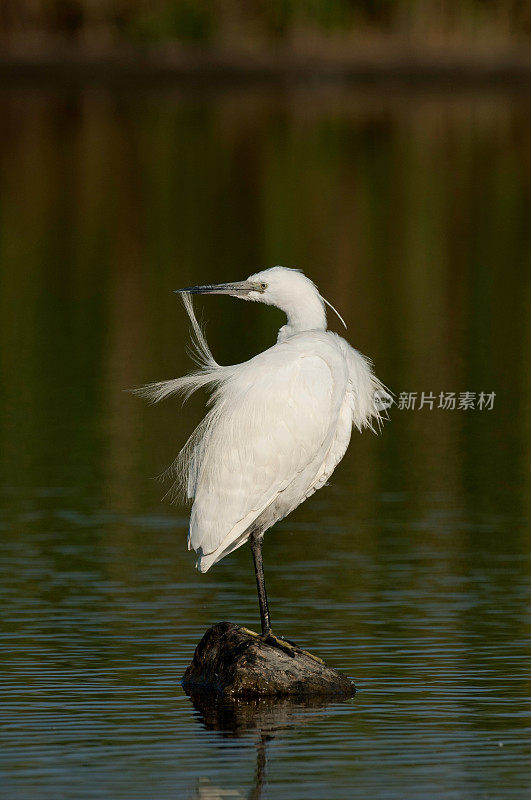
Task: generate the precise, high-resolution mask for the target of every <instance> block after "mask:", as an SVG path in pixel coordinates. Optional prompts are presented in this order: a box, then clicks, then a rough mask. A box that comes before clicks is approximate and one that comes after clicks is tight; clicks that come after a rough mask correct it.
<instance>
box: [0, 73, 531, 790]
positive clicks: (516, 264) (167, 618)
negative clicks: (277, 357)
mask: <svg viewBox="0 0 531 800" xmlns="http://www.w3.org/2000/svg"><path fill="white" fill-rule="evenodd" d="M0 112H1V118H2V120H3V124H2V128H1V131H0V158H1V162H0V281H1V284H0V287H1V294H0V347H1V355H0V359H1V360H0V369H1V375H2V379H1V384H0V412H1V423H2V428H1V431H0V447H1V450H0V492H1V498H2V502H1V515H0V548H1V550H0V606H1V609H2V613H1V624H2V637H1V645H0V646H1V652H2V669H1V671H0V686H1V689H2V703H1V712H0V718H1V728H0V737H1V745H0V773H1V776H2V779H1V782H0V795H1V796H2V797H6V798H9V799H10V800H11V798H24V799H25V798H28V799H30V798H31V800H34V799H37V800H40V798H43V800H44V799H45V798H57V797H61V798H66V799H67V800H70V799H71V800H80V798H97V797H101V798H127V799H128V800H129V799H131V798H145V799H146V800H147V799H148V798H153V797H157V798H160V799H161V800H164V799H165V798H181V797H185V798H187V797H190V798H192V797H201V798H214V797H254V798H257V797H260V796H262V797H264V798H266V797H267V798H275V800H276V799H277V798H286V799H287V798H290V800H291V799H292V798H299V797H300V798H305V800H310V798H316V799H317V798H319V800H321V799H324V798H326V799H327V800H335V799H336V798H337V800H343V798H346V797H348V798H351V797H352V798H354V797H356V798H360V799H361V798H366V797H374V798H385V799H387V798H404V797H407V798H409V799H410V800H411V799H412V798H413V799H417V798H418V799H419V800H421V798H422V799H424V798H428V797H429V798H441V799H442V798H444V799H445V800H447V799H448V800H454V798H459V799H460V798H463V800H464V799H465V798H466V800H470V798H478V799H479V798H481V800H484V798H493V799H494V798H496V800H499V799H500V798H522V797H524V796H526V793H527V792H528V791H529V788H530V782H531V770H530V768H529V763H530V762H531V758H530V756H531V748H530V745H529V734H530V727H531V726H530V712H531V708H530V705H531V704H530V694H531V692H530V686H531V681H530V678H531V676H530V669H529V663H530V657H531V641H530V625H529V613H528V607H529V579H530V555H531V544H530V536H529V530H530V528H529V497H530V492H529V489H530V478H531V469H530V466H531V464H530V459H529V435H530V431H531V425H530V417H529V408H530V405H529V368H528V364H529V358H530V355H531V348H530V344H531V338H530V333H531V330H530V327H529V318H530V314H529V311H530V307H529V303H530V291H529V225H528V222H529V197H530V173H529V164H530V161H529V156H530V150H529V137H528V123H529V106H528V105H526V103H525V102H524V100H523V99H522V98H518V97H516V98H513V97H511V96H505V95H503V94H501V95H495V96H490V95H477V96H476V95H468V94H466V95H465V94H463V95H459V94H457V95H456V94H453V95H452V96H447V95H430V94H426V95H424V94H415V95H411V96H409V95H396V94H394V95H376V94H374V93H373V94H370V95H369V94H357V93H354V92H352V91H347V90H346V89H337V88H333V87H329V88H325V89H323V88H322V89H319V90H317V89H312V88H309V87H308V88H300V87H299V88H292V89H288V90H285V91H280V90H274V91H273V90H267V89H263V90H256V91H250V90H246V91H243V90H239V91H229V90H226V91H223V92H207V91H202V90H201V89H200V88H198V87H195V88H194V89H193V90H186V89H179V90H177V89H176V90H174V91H166V92H163V93H162V92H159V93H156V92H153V93H149V92H144V93H139V92H138V91H135V90H133V89H131V90H125V89H124V90H122V91H120V92H111V91H109V92H107V91H104V90H102V89H98V90H96V89H91V88H87V89H85V90H79V91H76V92H71V91H66V90H65V91H63V90H59V89H58V90H57V91H55V92H52V91H50V90H48V91H40V90H37V89H31V88H25V89H21V88H18V89H11V90H10V89H9V88H7V89H5V88H4V90H3V91H2V94H1V95H0ZM276 263H283V264H285V265H286V266H299V267H302V268H304V269H305V271H306V272H307V273H308V274H309V275H310V276H311V277H312V278H314V279H315V280H316V281H317V283H318V284H319V287H320V288H321V290H322V292H323V293H324V294H325V295H326V296H327V297H328V299H330V301H331V302H333V303H334V304H335V305H337V307H338V308H339V310H340V311H341V313H342V314H343V315H344V316H345V317H346V319H347V321H348V324H349V331H348V334H347V335H348V338H349V340H350V341H351V343H352V344H354V345H355V346H356V347H358V348H359V349H360V350H362V351H363V352H365V353H367V354H368V355H370V356H371V357H372V358H373V359H374V361H375V364H376V368H377V372H378V374H379V376H380V377H381V378H382V379H383V380H384V381H385V383H386V384H388V385H389V386H390V387H391V388H392V389H394V391H395V392H397V394H398V393H400V392H417V393H419V396H420V393H421V392H423V391H424V392H426V393H427V392H433V393H434V395H435V396H436V397H438V395H439V393H440V392H457V393H459V392H464V391H471V392H476V393H479V392H482V391H483V392H489V393H490V392H495V393H496V397H495V402H494V407H493V409H492V410H491V411H487V410H485V409H484V410H481V411H480V410H468V411H464V410H457V409H456V410H453V411H444V410H442V409H438V408H436V407H435V408H434V409H433V410H429V408H424V409H422V410H420V411H419V410H415V411H412V410H409V411H408V410H399V409H394V410H393V411H392V412H391V421H390V423H389V424H388V425H387V426H386V428H385V429H384V431H383V432H382V435H381V436H379V437H376V436H373V435H372V434H370V433H365V434H364V435H363V436H359V435H357V434H355V435H354V437H353V441H352V444H351V447H350V450H349V452H348V454H347V456H346V457H345V459H344V461H343V463H342V464H341V466H340V467H339V468H338V469H337V471H336V473H335V474H334V476H333V480H332V482H331V485H330V486H329V487H327V488H326V489H323V490H322V491H320V492H318V493H317V494H316V495H314V496H313V497H312V498H311V499H310V500H308V501H307V502H306V503H305V504H304V505H303V506H301V507H300V508H299V509H298V510H297V511H296V512H294V513H293V514H292V515H291V516H290V517H289V518H288V519H286V520H284V521H283V522H282V523H281V524H279V525H278V526H276V527H275V528H274V529H273V530H272V531H270V532H269V533H268V534H267V537H266V543H265V547H264V557H265V564H266V576H267V580H268V588H269V592H270V596H271V611H272V618H273V623H274V627H275V630H276V631H278V632H279V633H283V634H284V635H286V636H288V637H289V638H291V639H294V640H295V641H297V642H298V643H299V644H300V645H302V646H304V647H307V648H309V649H311V650H313V651H315V652H316V653H318V654H319V655H321V656H322V657H324V658H325V659H326V660H328V661H329V662H330V663H331V664H332V665H334V666H336V667H339V668H341V669H343V670H345V671H346V672H347V673H348V674H349V675H350V676H351V677H353V678H354V680H355V681H356V683H357V686H358V693H357V695H356V697H355V698H354V700H352V701H350V702H345V703H329V704H327V705H324V706H323V705H321V706H319V705H317V706H311V705H310V706H305V705H289V704H285V703H281V704H276V705H275V704H273V705H271V704H268V703H257V704H250V705H249V704H240V705H238V706H237V707H224V706H222V707H215V706H212V705H208V706H206V707H201V706H200V705H197V706H194V705H193V704H192V702H191V701H190V699H189V698H188V697H186V695H185V694H184V693H183V691H182V689H181V688H180V685H179V680H180V677H181V675H182V673H183V671H184V668H185V667H186V665H187V663H188V662H189V661H190V659H191V656H192V653H193V649H194V647H195V645H196V644H197V642H198V640H199V638H200V637H201V635H202V633H203V632H204V630H205V629H206V628H207V627H208V626H209V625H211V624H212V623H214V622H216V621H219V620H222V619H230V620H232V621H235V622H240V623H243V624H246V625H249V626H254V627H256V626H257V625H258V608H257V601H256V596H255V587H254V576H253V572H252V567H251V557H250V553H249V552H248V549H247V548H242V549H240V550H238V551H237V552H235V553H234V554H233V555H231V556H230V557H228V558H226V559H225V560H224V561H223V562H222V563H221V564H220V565H219V566H217V567H216V568H215V569H213V570H212V571H210V572H209V573H207V574H206V575H199V574H198V573H197V572H196V571H195V570H194V568H193V557H192V555H191V554H189V553H188V552H187V550H186V546H185V538H186V524H187V515H186V514H187V512H186V509H185V508H181V507H174V506H171V505H169V503H168V502H167V501H164V500H161V498H162V496H163V494H164V487H163V486H161V484H160V483H158V482H157V481H156V480H154V479H153V478H154V476H156V475H157V474H159V473H160V472H161V471H162V470H163V469H164V468H165V466H167V464H168V463H169V462H170V461H171V460H172V459H173V457H174V456H175V454H176V453H177V451H178V449H179V448H180V446H181V445H182V443H183V442H184V440H185V439H186V437H187V435H188V433H189V432H190V431H191V430H192V428H193V426H194V425H195V424H196V423H197V422H198V421H199V420H200V419H201V415H202V413H203V406H204V397H198V398H196V399H195V398H194V399H193V400H192V401H191V402H190V403H189V404H188V405H187V406H185V407H184V408H182V407H181V405H180V403H179V402H178V401H168V402H167V403H165V404H163V405H160V406H157V407H154V408H150V407H146V406H145V405H144V404H143V403H142V402H141V401H140V400H138V399H137V398H134V397H132V396H130V395H128V394H127V393H125V392H124V389H126V388H128V387H131V386H135V385H138V384H140V383H142V382H147V381H150V380H157V379H162V378H166V377H173V376H176V375H179V374H182V373H183V372H184V371H185V370H186V369H188V368H189V364H190V362H189V360H188V359H187V356H186V352H185V346H186V339H187V336H188V326H187V322H186V319H185V316H184V312H183V310H182V308H181V307H180V305H179V303H178V301H177V300H176V298H175V295H173V294H172V289H174V288H177V287H178V286H183V285H189V284H190V283H197V282H208V281H211V280H216V281H219V280H231V279H239V278H243V277H245V276H246V275H247V274H249V273H251V272H253V271H255V270H256V269H257V268H258V267H265V266H271V265H273V264H276ZM198 308H199V312H200V314H201V315H202V316H203V317H204V318H205V319H206V320H208V326H207V335H208V338H209V340H210V342H211V344H212V347H213V350H214V353H215V355H216V357H217V358H218V360H220V361H221V363H229V362H231V361H235V360H241V359H243V358H246V357H248V356H249V355H251V354H252V353H255V352H257V351H258V350H259V349H262V348H264V347H267V346H268V345H270V344H271V343H272V342H273V341H274V340H275V336H276V330H277V329H278V327H279V325H280V324H282V316H281V315H280V314H279V313H278V312H276V311H274V310H272V309H269V308H262V307H257V306H254V305H250V304H249V305H247V304H243V303H238V302H237V301H236V300H233V299H231V298H203V299H202V300H201V301H200V302H198ZM331 324H332V325H333V327H334V328H335V329H338V328H337V327H336V322H335V321H332V320H331ZM435 405H437V403H435Z"/></svg>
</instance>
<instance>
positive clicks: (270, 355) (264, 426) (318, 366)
mask: <svg viewBox="0 0 531 800" xmlns="http://www.w3.org/2000/svg"><path fill="white" fill-rule="evenodd" d="M177 291H178V292H180V293H181V294H182V296H183V300H184V304H185V306H186V310H187V312H188V314H189V316H190V319H191V322H192V327H193V332H194V337H195V339H194V345H195V358H196V361H197V363H198V369H197V371H195V372H192V373H191V374H189V375H185V376H184V377H182V378H176V379H174V380H168V381H162V382H158V383H151V384H148V385H147V386H144V387H142V388H140V389H137V390H135V391H136V393H137V394H140V395H142V396H144V397H147V398H148V399H149V400H151V401H152V402H158V401H159V400H162V399H163V398H165V397H168V396H169V395H172V394H174V393H177V392H180V393H183V394H184V395H185V396H186V397H188V396H189V395H190V394H192V392H194V391H195V390H196V389H198V388H199V387H201V386H207V387H209V388H210V389H211V390H212V396H211V398H210V405H211V408H210V410H209V411H208V413H207V415H206V416H205V418H204V419H203V421H202V422H201V424H200V425H199V426H198V427H197V429H196V430H195V431H194V433H193V434H192V435H191V437H190V438H189V440H188V441H187V443H186V444H185V446H184V447H183V449H182V451H181V453H180V454H179V456H178V457H177V459H176V461H175V462H174V464H173V465H172V467H171V468H170V472H171V473H172V474H173V476H174V477H175V478H176V482H175V488H176V489H181V490H182V491H183V493H184V495H185V496H186V498H188V499H189V500H192V501H193V506H192V510H191V515H190V529H189V534H188V548H189V549H192V548H193V549H194V550H195V551H196V553H197V564H196V566H197V567H198V569H199V570H200V571H201V572H206V571H207V570H208V569H210V567H211V566H212V565H213V564H215V563H216V562H217V561H219V560H220V559H222V558H223V557H224V556H226V555H228V554H229V553H232V551H233V550H235V549H236V548H238V547H241V545H243V544H244V543H245V542H247V541H249V542H250V545H251V550H252V554H253V560H254V568H255V574H256V583H257V589H258V600H259V604H260V619H261V625H262V636H263V637H265V638H267V637H268V636H270V634H271V623H270V616H269V609H268V602H267V594H266V587H265V581H264V570H263V563H262V542H263V538H264V534H265V532H266V531H267V530H268V529H269V528H270V527H271V526H272V525H274V524H275V522H278V520H281V519H283V518H284V517H285V516H286V515H287V514H289V513H290V511H293V509H294V508H296V507H297V506H298V505H299V504H300V503H302V502H303V500H306V498H307V497H310V495H312V494H313V493H314V492H315V491H316V490H317V489H319V488H320V487H321V486H323V485H324V484H325V483H326V481H327V480H328V478H329V477H330V475H331V474H332V472H333V470H334V469H335V467H336V465H337V464H338V463H339V461H340V460H341V459H342V458H343V455H344V454H345V451H346V449H347V446H348V443H349V441H350V437H351V432H352V427H353V426H355V427H356V428H357V429H358V430H359V431H360V432H361V431H362V429H363V428H365V427H368V428H372V429H373V430H374V427H373V422H376V423H377V424H379V423H380V421H381V419H382V415H381V410H382V408H386V407H387V406H388V405H389V404H390V396H389V394H388V393H387V392H386V390H385V387H384V386H383V384H382V383H381V382H380V381H379V380H378V378H377V377H376V376H375V375H374V373H373V371H372V367H371V362H370V361H369V360H368V359H367V358H365V357H364V356H363V355H361V353H359V352H358V351H357V350H354V348H353V347H351V346H350V345H349V344H348V342H346V341H345V340H344V339H343V338H341V337H340V336H338V335H337V334H336V333H332V332H331V331H328V330H327V321H326V313H325V303H327V305H330V303H328V302H327V301H326V300H325V299H324V298H323V297H321V295H320V294H319V292H318V290H317V288H316V286H315V284H314V283H312V281H311V280H309V278H307V277H306V276H305V275H303V273H302V272H300V271H298V270H293V269H287V268H285V267H272V268H271V269H266V270H264V271H262V272H257V273H256V274H255V275H251V276H250V277H249V278H247V280H244V281H240V282H236V283H222V284H214V285H209V286H193V287H190V288H187V289H178V290H177ZM191 294H228V295H232V296H233V297H239V298H242V299H243V300H251V301H253V302H257V303H265V304H267V305H273V306H276V307H277V308H279V309H281V310H282V311H284V313H285V314H286V317H287V323H286V325H284V326H283V327H282V328H281V329H280V331H279V333H278V339H277V343H276V344H275V345H273V347H270V348H269V349H268V350H265V351H264V352H263V353H259V354H258V355H256V356H254V358H251V359H250V360H249V361H245V362H244V363H242V364H234V365H232V366H225V367H224V366H220V365H219V364H218V363H217V362H216V361H215V360H214V358H213V356H212V353H211V352H210V348H209V346H208V344H207V342H206V339H205V337H204V335H203V332H202V330H201V328H200V327H199V325H198V323H197V320H196V318H195V315H194V312H193V308H192V303H191V298H190V295H191ZM331 307H332V306H331ZM334 311H335V309H334ZM336 313H337V312H336ZM338 316H339V314H338ZM340 319H341V317H340ZM342 321H343V320H342ZM343 324H344V323H343ZM345 327H346V326H345Z"/></svg>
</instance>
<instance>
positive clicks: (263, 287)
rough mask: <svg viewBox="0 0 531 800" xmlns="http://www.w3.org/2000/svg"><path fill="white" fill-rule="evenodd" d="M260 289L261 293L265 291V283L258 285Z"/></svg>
mask: <svg viewBox="0 0 531 800" xmlns="http://www.w3.org/2000/svg"><path fill="white" fill-rule="evenodd" d="M260 289H262V290H263V291H265V290H266V289H267V283H261V284H260Z"/></svg>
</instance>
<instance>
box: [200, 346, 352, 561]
mask: <svg viewBox="0 0 531 800" xmlns="http://www.w3.org/2000/svg"><path fill="white" fill-rule="evenodd" d="M328 360H329V359H327V360H326V361H325V360H324V358H323V357H322V356H320V355H317V354H316V353H314V354H311V353H310V354H302V353H301V352H300V351H299V350H298V349H297V348H293V347H290V346H289V343H284V344H280V345H276V346H275V347H273V348H271V349H270V350H267V351H266V352H264V353H261V354H260V355H258V356H256V357H255V358H253V359H251V360H250V361H248V362H246V363H245V364H241V365H239V367H238V369H237V370H236V371H235V373H234V374H233V375H232V376H231V377H230V379H229V380H227V381H226V382H224V383H223V385H222V386H221V387H220V389H219V390H218V392H217V396H216V404H215V406H214V408H213V410H212V411H211V412H210V414H211V415H212V424H211V425H208V426H207V429H206V431H207V432H206V434H205V439H204V441H203V442H202V445H203V447H202V453H203V455H202V460H201V464H200V466H199V468H198V470H197V484H196V487H195V498H194V505H193V508H192V513H191V517H190V534H189V540H188V541H189V546H190V547H193V548H194V550H196V551H197V552H198V555H199V560H198V566H199V568H200V569H201V570H202V571H206V570H207V569H208V568H209V567H210V566H211V565H212V563H214V562H215V561H217V560H218V559H219V558H221V557H222V556H223V555H226V553H227V552H230V550H232V549H235V547H237V546H239V545H240V544H243V543H244V541H245V540H246V538H247V537H246V536H245V532H246V531H247V529H248V528H249V526H250V525H251V524H252V522H253V521H254V520H255V519H256V518H257V517H258V516H259V515H260V514H261V513H262V512H263V511H264V509H266V508H267V507H268V506H270V504H271V503H273V502H274V501H275V499H276V498H278V496H279V494H280V493H281V492H283V491H284V490H285V489H286V488H287V487H288V486H289V485H290V484H291V483H292V482H293V481H294V480H295V479H296V478H297V476H299V475H300V473H301V472H302V471H303V470H305V469H307V468H308V467H309V466H311V465H312V463H313V462H315V461H316V460H318V459H319V457H320V456H321V457H324V454H325V452H326V448H327V447H329V445H330V438H331V435H332V434H333V431H334V429H335V424H336V419H337V415H338V413H339V408H340V406H341V400H342V398H343V395H344V391H345V382H343V381H342V380H341V379H339V380H338V376H337V370H334V369H333V368H332V369H331V367H330V366H329V364H328V363H327V361H328ZM333 372H335V373H336V375H335V377H334V375H333ZM319 466H320V463H318V464H316V470H317V469H318V467H319ZM303 496H304V495H303ZM303 496H301V500H302V499H303ZM280 516H281V515H279V517H278V518H280ZM240 539H241V541H239V540H240ZM232 545H234V546H232ZM209 554H212V557H210V558H205V556H209Z"/></svg>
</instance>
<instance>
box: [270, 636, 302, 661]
mask: <svg viewBox="0 0 531 800" xmlns="http://www.w3.org/2000/svg"><path fill="white" fill-rule="evenodd" d="M260 639H261V640H262V641H263V642H264V643H265V644H268V645H270V646H271V647H276V648H277V650H282V652H283V653H286V654H287V655H288V656H291V657H292V658H295V655H296V654H297V653H302V652H303V651H302V650H301V648H300V647H298V646H297V645H296V644H295V642H290V640H289V639H284V637H283V636H275V635H274V634H273V633H271V631H269V633H263V634H262V635H261V636H260Z"/></svg>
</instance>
